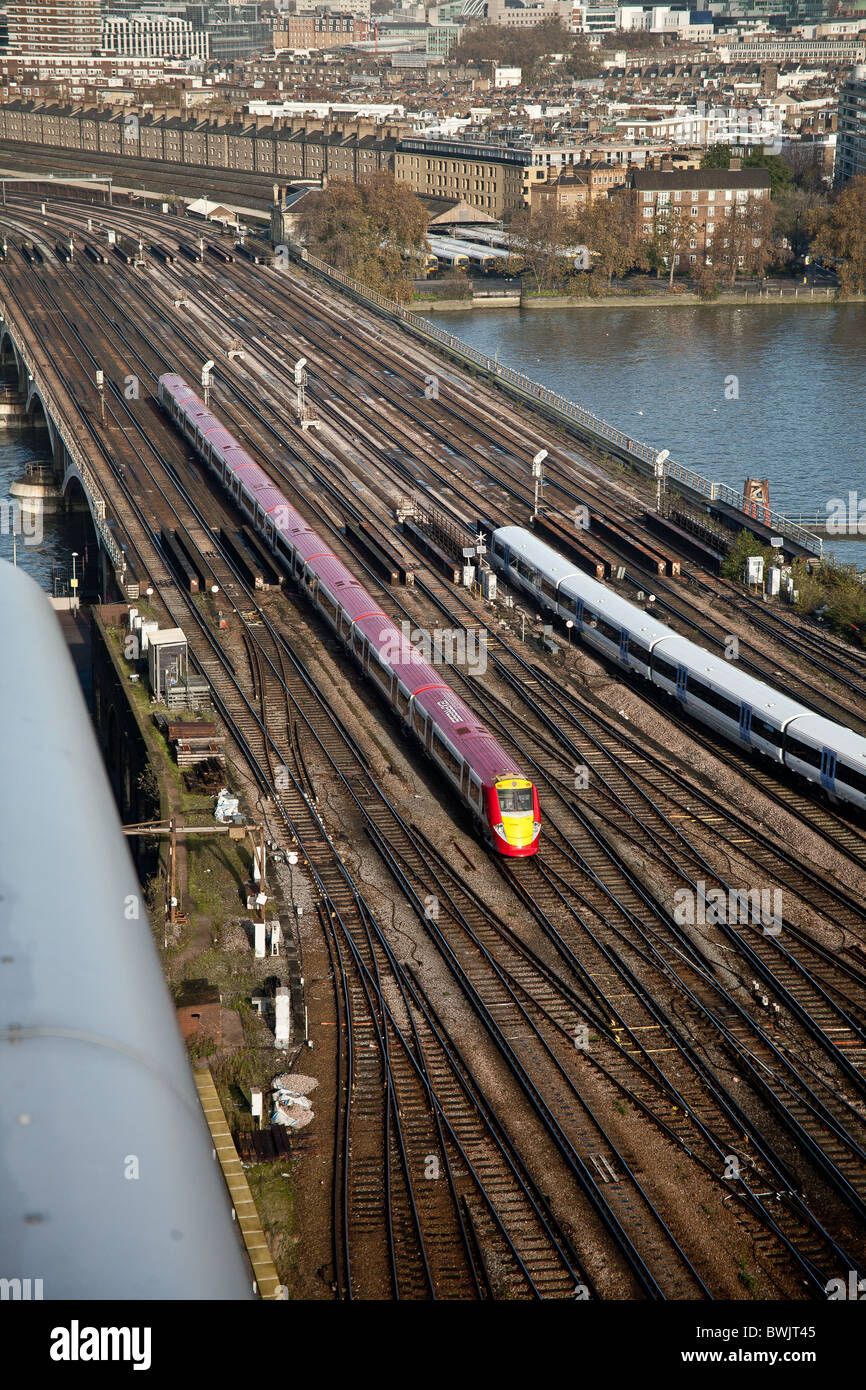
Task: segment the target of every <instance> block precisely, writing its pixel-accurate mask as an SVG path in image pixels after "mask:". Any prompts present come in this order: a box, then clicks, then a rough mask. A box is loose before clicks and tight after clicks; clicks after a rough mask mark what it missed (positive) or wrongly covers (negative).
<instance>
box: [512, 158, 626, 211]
mask: <svg viewBox="0 0 866 1390" xmlns="http://www.w3.org/2000/svg"><path fill="white" fill-rule="evenodd" d="M533 173H538V170H533ZM627 178H628V169H627V168H626V167H625V166H624V165H622V164H620V165H610V164H605V163H604V161H603V160H598V161H596V162H594V163H587V164H584V165H573V166H570V167H569V168H567V169H566V170H563V171H561V172H557V173H555V174H554V175H553V177H551V178H549V179H547V180H545V181H544V182H542V183H536V182H534V181H533V182H532V183H530V184H529V186H528V194H527V197H528V202H529V206H530V207H531V208H532V210H533V211H535V209H536V208H539V207H542V206H544V204H545V203H551V202H553V203H555V204H556V206H557V208H558V209H559V210H560V211H561V212H566V213H573V212H576V211H577V209H578V208H580V207H585V206H587V204H589V203H592V202H594V201H595V200H596V199H597V198H606V197H607V196H608V195H609V194H610V193H612V192H613V191H614V189H616V188H621V187H622V186H623V185H624V184H625V182H626V179H627Z"/></svg>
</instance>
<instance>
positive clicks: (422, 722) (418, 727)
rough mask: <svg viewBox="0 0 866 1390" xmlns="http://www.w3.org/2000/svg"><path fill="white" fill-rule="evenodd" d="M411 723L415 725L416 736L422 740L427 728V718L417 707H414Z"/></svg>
mask: <svg viewBox="0 0 866 1390" xmlns="http://www.w3.org/2000/svg"><path fill="white" fill-rule="evenodd" d="M412 722H413V724H414V725H415V732H416V734H420V735H421V737H422V738H423V737H424V733H425V730H426V728H427V718H426V715H425V714H424V711H423V710H420V709H419V708H418V706H417V705H416V706H415V713H414V715H413V719H412Z"/></svg>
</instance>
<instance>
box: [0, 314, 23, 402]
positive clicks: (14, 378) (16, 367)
mask: <svg viewBox="0 0 866 1390" xmlns="http://www.w3.org/2000/svg"><path fill="white" fill-rule="evenodd" d="M0 377H2V380H3V381H4V382H6V383H7V384H8V385H10V386H14V387H15V388H16V389H17V390H18V391H20V392H21V393H22V395H23V394H24V390H25V386H26V382H27V370H26V368H25V366H24V363H23V362H22V361H21V356H20V354H19V352H18V348H17V346H16V344H15V340H14V338H13V337H12V335H11V333H10V332H9V330H8V329H7V328H4V329H3V332H2V334H0Z"/></svg>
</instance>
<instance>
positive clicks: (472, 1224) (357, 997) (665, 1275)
mask: <svg viewBox="0 0 866 1390" xmlns="http://www.w3.org/2000/svg"><path fill="white" fill-rule="evenodd" d="M238 713H239V714H240V711H238ZM276 717H277V719H278V720H282V718H283V715H282V712H280V713H279V714H277V716H276ZM286 723H287V727H290V728H296V727H297V722H296V721H295V723H294V724H292V723H291V721H288V720H287V721H286ZM253 733H254V731H252V730H251V731H250V737H252V735H253ZM265 751H267V749H266V750H265ZM290 756H292V755H291V753H290ZM293 771H294V774H295V776H296V777H297V778H298V780H299V782H302V774H301V768H300V764H299V762H298V760H297V758H296V759H295V763H294V767H293ZM273 772H274V769H273V767H271V768H270V776H271V778H272V777H273ZM307 785H309V783H308V784H307ZM307 795H309V793H308V792H307ZM389 852H391V853H393V848H392V849H391V850H390V851H389ZM359 988H360V986H359V985H358V984H357V983H356V985H355V987H354V988H353V992H352V995H351V997H352V999H353V1000H354V1002H355V1005H356V1008H360V1005H361V996H360V995H359V994H358V990H359ZM361 993H363V990H361ZM388 1027H390V1024H389V1025H388ZM380 1028H381V1023H380ZM385 1031H387V1029H386V1030H385ZM534 1046H535V1044H530V1045H529V1053H532V1049H533V1047H534ZM543 1058H544V1053H543V1051H542V1054H541V1058H540V1059H539V1057H538V1056H535V1055H533V1056H532V1063H533V1066H535V1067H542V1063H543ZM571 1123H576V1121H575V1120H574V1118H573V1117H572V1118H571ZM395 1142H396V1141H395ZM398 1150H399V1145H398ZM398 1150H395V1151H394V1153H393V1155H392V1156H393V1157H394V1159H395V1171H397V1166H396V1159H397V1158H398V1157H399V1151H398ZM408 1219H409V1218H407V1217H405V1215H404V1217H402V1218H400V1220H399V1221H398V1223H397V1224H398V1225H400V1226H401V1228H405V1222H406V1220H408ZM476 1220H477V1218H476V1217H473V1218H471V1219H469V1220H468V1222H467V1239H468V1241H469V1245H470V1247H471V1245H472V1236H471V1231H472V1230H473V1229H475V1223H476ZM653 1258H659V1259H660V1263H661V1264H663V1263H664V1261H663V1260H661V1257H660V1256H656V1255H654V1256H653ZM648 1267H649V1266H648ZM476 1270H477V1263H476ZM672 1277H673V1276H672V1275H671V1273H670V1272H669V1271H665V1270H664V1269H662V1270H661V1278H662V1279H663V1280H670V1279H672ZM406 1280H408V1282H409V1284H411V1277H410V1276H408V1275H407V1276H404V1283H405V1282H406ZM407 1286H408V1285H407ZM658 1287H659V1288H660V1289H664V1287H665V1285H664V1283H660V1284H659V1285H658Z"/></svg>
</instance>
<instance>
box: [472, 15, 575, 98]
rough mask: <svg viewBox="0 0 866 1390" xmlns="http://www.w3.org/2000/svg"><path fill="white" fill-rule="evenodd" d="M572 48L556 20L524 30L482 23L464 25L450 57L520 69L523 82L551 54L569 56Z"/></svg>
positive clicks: (535, 71) (561, 26)
mask: <svg viewBox="0 0 866 1390" xmlns="http://www.w3.org/2000/svg"><path fill="white" fill-rule="evenodd" d="M571 47H572V36H571V34H570V33H569V31H568V30H567V29H566V28H564V26H563V23H562V20H561V19H559V18H558V17H556V18H553V19H543V20H542V21H541V22H540V23H539V24H533V25H530V26H529V27H528V28H526V29H512V28H505V27H503V26H502V25H498V24H488V23H482V24H471V25H467V27H466V28H465V29H464V31H463V33H462V34H461V35H460V40H459V42H458V43H457V44H456V46H455V47H454V48H453V49H452V50H451V57H452V59H456V61H457V62H460V63H479V62H481V63H483V62H493V63H498V64H501V65H502V66H505V67H515V68H520V70H521V75H522V79H523V81H524V82H525V83H526V82H531V81H532V80H533V79H534V78H535V77H536V76H537V74H538V72H539V71H540V69H541V68H542V67H543V66H544V65H545V59H549V58H550V56H551V55H552V54H554V53H568V52H569V51H570V50H571ZM596 71H598V67H597V68H596Z"/></svg>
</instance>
